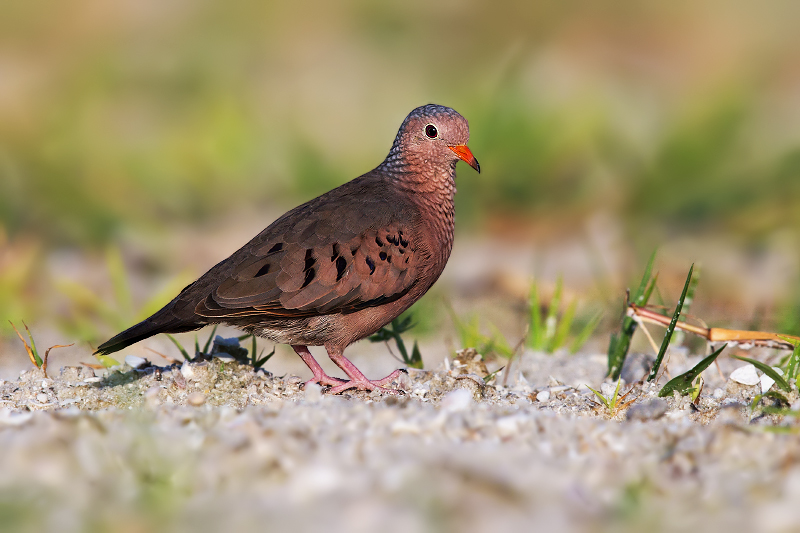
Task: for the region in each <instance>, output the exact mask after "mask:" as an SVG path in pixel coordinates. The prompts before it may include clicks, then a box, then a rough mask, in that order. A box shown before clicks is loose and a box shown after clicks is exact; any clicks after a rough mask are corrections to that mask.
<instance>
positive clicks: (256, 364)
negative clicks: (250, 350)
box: [253, 348, 275, 369]
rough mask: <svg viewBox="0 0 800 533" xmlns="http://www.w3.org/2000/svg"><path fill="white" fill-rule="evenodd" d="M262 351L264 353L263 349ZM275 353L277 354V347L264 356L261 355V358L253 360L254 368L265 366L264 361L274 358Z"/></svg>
mask: <svg viewBox="0 0 800 533" xmlns="http://www.w3.org/2000/svg"><path fill="white" fill-rule="evenodd" d="M261 353H262V354H263V353H264V350H261ZM273 355H275V348H273V349H272V351H271V352H269V353H268V354H267V355H265V356H264V357H260V356H259V358H258V359H257V360H255V361H254V362H253V368H254V369H259V368H261V367H262V366H264V363H266V362H267V361H269V360H270V359H271V358H272V356H273Z"/></svg>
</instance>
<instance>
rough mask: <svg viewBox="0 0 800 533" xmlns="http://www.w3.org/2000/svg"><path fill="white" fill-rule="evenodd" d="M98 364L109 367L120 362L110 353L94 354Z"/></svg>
mask: <svg viewBox="0 0 800 533" xmlns="http://www.w3.org/2000/svg"><path fill="white" fill-rule="evenodd" d="M95 357H96V358H97V360H98V361H100V364H101V365H103V367H104V368H111V367H112V366H119V364H120V362H119V361H117V360H116V359H114V358H113V357H111V356H110V355H99V354H98V355H95Z"/></svg>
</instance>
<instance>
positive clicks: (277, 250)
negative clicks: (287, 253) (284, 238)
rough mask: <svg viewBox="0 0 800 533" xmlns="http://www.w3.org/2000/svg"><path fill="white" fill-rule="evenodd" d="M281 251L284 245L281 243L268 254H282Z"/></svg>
mask: <svg viewBox="0 0 800 533" xmlns="http://www.w3.org/2000/svg"><path fill="white" fill-rule="evenodd" d="M281 250H283V243H282V242H279V243H278V244H276V245H275V246H273V247H272V248H270V249H269V251H268V252H267V253H268V254H274V253H275V252H280V251H281Z"/></svg>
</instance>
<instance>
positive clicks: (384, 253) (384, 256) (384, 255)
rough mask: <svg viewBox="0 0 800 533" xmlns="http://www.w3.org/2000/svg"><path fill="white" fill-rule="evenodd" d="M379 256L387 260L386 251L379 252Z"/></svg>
mask: <svg viewBox="0 0 800 533" xmlns="http://www.w3.org/2000/svg"><path fill="white" fill-rule="evenodd" d="M378 257H380V258H381V261H386V252H381V253H379V254H378Z"/></svg>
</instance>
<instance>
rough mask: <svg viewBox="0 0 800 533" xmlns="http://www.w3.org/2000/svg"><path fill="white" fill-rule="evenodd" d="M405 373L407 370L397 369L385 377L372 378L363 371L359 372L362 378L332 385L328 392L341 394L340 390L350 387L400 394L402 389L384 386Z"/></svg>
mask: <svg viewBox="0 0 800 533" xmlns="http://www.w3.org/2000/svg"><path fill="white" fill-rule="evenodd" d="M404 373H406V371H405V370H395V371H394V372H392V373H391V374H389V375H388V376H386V377H385V378H383V379H375V380H370V379H367V378H366V377H364V374H361V372H359V374H361V379H359V378H353V379H351V380H350V381H345V382H342V383H341V384H340V385H336V386H335V387H332V388H331V390H330V391H328V392H330V393H331V394H339V393H340V392H344V391H346V390H349V389H357V390H369V391H373V390H377V391H380V392H385V393H387V394H399V393H400V391H398V390H397V389H387V388H386V387H384V385H388V384H389V383H391V382H392V381H394V380H396V379H397V378H398V376H400V374H404Z"/></svg>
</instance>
